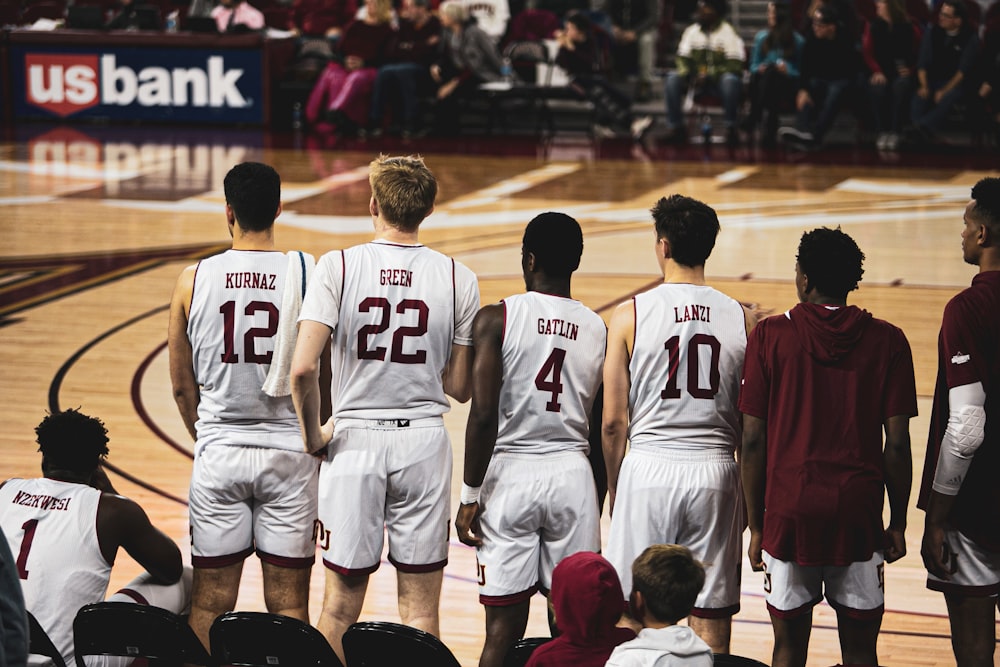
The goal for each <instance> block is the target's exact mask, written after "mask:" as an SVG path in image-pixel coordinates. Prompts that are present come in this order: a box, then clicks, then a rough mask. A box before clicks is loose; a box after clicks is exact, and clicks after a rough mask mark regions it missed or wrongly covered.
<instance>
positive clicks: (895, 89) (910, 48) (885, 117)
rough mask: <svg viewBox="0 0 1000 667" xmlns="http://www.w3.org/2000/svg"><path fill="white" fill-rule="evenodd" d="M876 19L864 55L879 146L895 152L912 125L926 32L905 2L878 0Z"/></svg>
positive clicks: (864, 39) (869, 28)
mask: <svg viewBox="0 0 1000 667" xmlns="http://www.w3.org/2000/svg"><path fill="white" fill-rule="evenodd" d="M875 11H876V17H875V19H874V20H873V21H869V22H868V23H867V24H866V25H865V32H864V36H863V37H862V39H861V53H862V54H863V55H864V58H865V63H866V64H867V65H868V69H869V70H870V71H871V76H870V77H869V79H868V91H869V99H870V100H871V102H872V111H873V112H874V119H875V131H876V132H877V133H878V137H877V139H876V141H875V145H876V147H877V148H878V149H879V150H895V149H896V148H897V147H898V146H899V133H900V131H901V130H902V129H903V127H905V126H906V125H907V124H908V123H909V118H908V116H907V115H906V114H908V113H909V107H910V99H911V97H912V95H913V88H914V74H915V72H916V66H917V54H918V53H919V51H920V38H921V35H922V34H923V31H922V30H921V29H920V26H919V25H918V24H917V22H916V21H914V20H912V19H911V18H910V16H909V14H907V12H906V7H905V6H904V5H903V0H876V2H875Z"/></svg>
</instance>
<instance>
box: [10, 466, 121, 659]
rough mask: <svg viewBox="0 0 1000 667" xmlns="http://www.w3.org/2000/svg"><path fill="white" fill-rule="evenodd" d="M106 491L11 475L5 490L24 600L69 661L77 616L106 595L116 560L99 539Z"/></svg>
mask: <svg viewBox="0 0 1000 667" xmlns="http://www.w3.org/2000/svg"><path fill="white" fill-rule="evenodd" d="M100 500H101V492H100V491H98V490H97V489H94V488H92V487H89V486H86V485H84V484H74V483H71V482H60V481H57V480H54V479H45V478H40V479H11V480H9V481H8V482H7V483H6V484H4V485H3V487H2V488H0V526H2V527H3V532H4V534H5V535H6V536H7V541H8V543H9V545H10V550H11V553H13V554H14V558H15V560H16V563H17V569H18V574H19V575H20V578H21V589H22V590H23V591H24V602H25V606H26V607H27V609H28V611H30V612H31V613H32V614H33V615H34V617H35V618H36V619H38V623H39V625H41V626H42V628H43V629H44V630H45V631H46V633H47V634H48V635H49V638H50V639H51V640H52V643H53V644H54V645H55V646H56V648H57V649H59V653H61V654H62V656H63V659H64V660H65V661H66V664H67V665H73V664H76V663H75V661H74V658H73V617H74V616H75V614H76V610H77V609H79V608H80V607H82V606H83V605H85V604H90V603H93V602H99V601H101V600H103V599H104V595H105V593H106V592H107V589H108V581H109V580H110V578H111V564H109V563H108V562H107V561H105V560H104V555H103V554H102V553H101V545H100V543H99V542H98V540H97V508H98V504H99V503H100Z"/></svg>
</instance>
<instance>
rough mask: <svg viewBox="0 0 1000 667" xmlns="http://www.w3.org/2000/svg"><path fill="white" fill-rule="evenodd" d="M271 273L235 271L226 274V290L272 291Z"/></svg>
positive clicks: (273, 275)
mask: <svg viewBox="0 0 1000 667" xmlns="http://www.w3.org/2000/svg"><path fill="white" fill-rule="evenodd" d="M274 277H275V274H273V273H255V272H252V271H242V272H240V271H236V272H234V273H227V274H226V289H243V288H246V289H274Z"/></svg>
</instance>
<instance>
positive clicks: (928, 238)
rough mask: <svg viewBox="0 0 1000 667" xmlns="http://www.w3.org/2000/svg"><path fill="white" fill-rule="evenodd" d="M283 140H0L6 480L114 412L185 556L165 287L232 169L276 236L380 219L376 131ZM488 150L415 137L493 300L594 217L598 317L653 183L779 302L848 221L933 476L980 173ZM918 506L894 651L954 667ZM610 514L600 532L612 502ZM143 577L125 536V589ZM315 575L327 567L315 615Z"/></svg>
mask: <svg viewBox="0 0 1000 667" xmlns="http://www.w3.org/2000/svg"><path fill="white" fill-rule="evenodd" d="M274 145H276V144H274V143H272V142H270V141H269V140H267V139H266V138H265V139H263V140H262V139H260V138H259V137H254V136H252V135H249V136H247V135H244V134H240V133H227V132H222V131H217V132H216V131H213V132H211V133H202V134H198V135H183V134H182V133H179V132H174V131H166V132H164V133H160V134H154V133H152V132H151V131H150V130H145V129H143V130H140V129H138V128H136V129H134V130H131V131H130V133H126V134H124V135H118V134H115V133H114V132H112V131H111V130H103V131H101V132H100V133H99V132H96V131H91V130H87V129H83V130H81V129H69V128H43V129H41V130H35V131H33V132H30V133H28V134H27V135H25V136H24V137H22V138H21V139H20V140H16V141H11V142H7V143H3V144H0V231H2V236H3V250H2V251H0V265H2V270H0V290H2V297H0V324H2V327H0V340H2V345H0V367H2V368H3V372H4V382H3V383H2V388H0V399H2V406H3V407H2V408H0V410H2V418H0V452H2V463H0V479H2V478H7V477H13V476H33V475H36V474H38V471H39V456H38V454H37V453H36V451H35V449H36V448H35V447H34V445H33V435H34V433H33V427H34V426H35V425H36V424H37V423H38V422H39V421H40V420H41V418H42V417H43V415H44V414H45V411H46V410H50V409H56V408H66V407H79V408H81V409H82V410H83V411H85V412H87V413H90V414H93V415H97V416H100V417H102V418H103V419H104V420H105V421H106V422H107V425H108V427H109V430H110V433H111V437H112V442H111V457H110V461H111V463H112V464H113V466H114V470H115V471H116V473H114V474H112V479H113V481H114V483H115V484H116V485H117V487H118V489H119V490H120V491H121V492H122V493H124V494H125V495H128V496H130V497H132V498H135V499H136V500H138V501H139V502H140V503H141V504H142V505H143V506H144V507H145V508H146V509H147V511H148V512H149V514H150V515H151V518H152V520H153V521H154V523H155V524H156V525H158V526H160V527H162V528H163V529H164V530H166V531H167V532H168V533H169V534H170V535H171V536H172V537H173V538H174V539H176V540H177V542H178V543H179V544H180V545H181V548H182V550H183V551H184V552H185V554H187V553H188V552H189V547H188V540H187V511H186V507H185V499H186V497H187V484H188V479H189V475H190V468H191V449H192V443H191V441H190V439H189V437H188V436H187V434H186V432H185V430H184V428H183V426H182V425H181V422H180V419H179V418H178V415H177V412H176V409H175V407H174V403H173V400H172V397H171V393H170V384H169V379H168V373H167V357H166V351H165V345H166V331H167V304H168V301H169V298H170V294H171V290H172V289H173V285H174V281H175V279H176V277H177V275H178V273H179V272H180V271H181V269H182V268H183V267H184V266H185V265H187V264H190V263H192V262H194V261H196V260H197V259H198V258H200V257H204V256H207V255H209V254H212V253H215V252H217V251H219V250H221V249H223V248H225V247H226V246H227V245H228V243H229V238H228V234H227V231H226V225H225V217H224V215H223V196H222V193H221V187H222V179H223V176H224V175H225V173H226V171H227V170H228V169H229V168H230V167H231V166H232V165H233V164H235V163H237V162H240V161H244V160H258V161H264V162H268V163H271V164H273V165H274V166H275V167H276V168H277V169H278V170H279V171H280V173H281V175H282V177H283V180H284V189H283V200H284V212H283V214H282V215H281V217H280V218H279V220H278V225H277V241H278V244H279V247H281V248H284V249H290V248H301V249H303V250H306V251H309V252H312V253H314V254H316V255H317V256H318V255H320V254H322V253H323V252H325V251H327V250H330V249H335V248H341V247H344V246H347V245H349V244H354V243H358V242H362V241H364V240H366V239H367V238H368V236H369V233H370V224H371V223H370V219H369V217H368V216H367V208H368V206H367V204H368V198H369V190H368V184H367V165H368V162H369V161H370V160H371V159H372V157H374V155H375V154H376V153H377V152H378V150H379V146H377V145H372V146H365V145H359V146H355V147H354V148H355V150H351V151H346V150H336V151H333V150H325V151H324V150H318V149H311V148H308V147H305V148H304V147H302V146H295V145H289V146H288V147H284V148H277V147H273V146H274ZM418 148H419V147H418ZM383 150H389V151H390V152H394V153H402V152H408V151H411V150H414V149H413V148H403V147H399V146H396V147H391V148H383ZM482 151H483V149H482V148H481V147H479V148H478V149H477V148H476V146H475V145H473V146H472V147H471V148H461V149H460V150H454V149H452V150H448V149H446V148H441V149H440V150H439V149H438V148H433V147H432V148H421V152H422V153H423V154H424V156H425V158H426V159H427V163H428V164H429V165H430V167H431V168H432V169H433V170H434V172H435V173H436V175H437V178H438V180H439V183H440V195H439V198H438V204H437V209H436V211H435V213H434V214H433V215H432V216H431V217H430V218H429V219H428V220H427V222H426V223H425V225H424V232H423V234H424V236H423V239H424V241H425V243H427V244H428V245H430V246H432V247H434V248H436V249H439V250H441V251H443V252H445V253H448V254H451V255H453V256H455V257H457V258H458V259H459V260H461V261H462V262H464V263H466V264H467V265H468V266H469V267H470V268H472V269H473V270H474V271H475V272H476V273H477V274H478V276H479V279H480V286H481V290H482V298H483V302H484V303H488V302H494V301H496V300H497V299H499V298H501V297H503V296H505V295H507V294H510V293H514V292H518V291H521V290H522V289H523V283H522V281H521V277H520V267H519V249H520V238H521V234H522V230H523V227H524V225H525V223H527V221H528V220H529V219H530V218H531V217H533V216H534V215H535V214H536V213H539V212H542V211H546V210H559V211H564V212H566V213H568V214H570V215H573V216H574V217H576V218H577V219H578V220H579V221H580V222H581V224H582V225H583V228H584V235H585V251H584V257H583V263H582V266H581V268H580V271H579V272H578V274H577V276H576V278H575V279H574V282H573V288H574V295H575V296H576V297H577V298H579V299H581V300H582V301H583V302H585V303H586V304H587V305H589V306H591V307H593V308H594V309H595V310H597V311H598V312H599V313H601V314H602V315H603V316H604V317H605V318H607V317H608V316H609V314H610V312H611V310H612V309H613V307H614V305H615V304H617V303H618V302H620V301H622V300H623V299H626V298H627V297H629V296H630V295H631V294H633V293H635V292H636V291H639V290H642V289H645V288H648V287H650V286H652V285H654V284H655V283H656V282H657V266H656V262H655V260H654V257H653V252H652V251H653V234H652V225H651V222H650V218H649V214H648V209H649V207H650V206H651V205H652V204H653V203H654V202H655V200H656V199H657V198H659V197H660V196H663V195H666V194H669V193H674V192H680V193H683V194H687V195H690V196H693V197H697V198H699V199H702V200H704V201H706V202H708V203H709V204H711V205H712V206H714V207H715V208H716V210H717V211H718V212H719V215H720V218H721V221H722V233H721V235H720V237H719V240H718V244H717V246H716V249H715V252H714V253H713V256H712V257H711V259H710V261H709V263H708V274H709V279H710V281H711V283H712V284H714V285H715V286H717V287H719V288H721V289H722V290H724V291H726V292H728V293H729V294H731V295H732V296H734V297H736V298H738V299H741V300H745V301H752V302H756V303H759V304H761V307H763V308H766V309H770V310H773V311H774V312H781V311H783V310H785V309H787V308H789V307H790V306H792V305H794V303H795V300H796V297H795V291H794V287H793V285H792V275H793V268H794V264H795V258H794V255H795V249H796V246H797V244H798V239H799V237H800V235H801V233H802V232H803V231H805V230H808V229H811V228H814V227H817V226H820V225H827V226H836V225H840V226H842V227H843V229H844V230H845V231H846V232H848V233H849V234H851V235H852V236H854V237H855V239H856V240H857V241H858V243H859V245H860V246H861V248H862V249H863V250H864V252H865V253H866V255H867V259H866V263H865V269H866V270H865V276H864V282H863V286H862V288H861V290H860V291H859V292H857V293H855V294H854V295H852V297H851V301H852V302H854V303H857V304H859V305H861V306H863V307H865V308H867V309H869V310H871V311H872V312H873V313H874V314H875V315H876V316H879V317H883V318H885V319H888V320H890V321H892V322H894V323H896V324H898V325H899V326H901V327H902V328H903V329H904V330H905V332H906V334H907V336H908V337H909V340H910V344H911V346H912V348H913V353H914V358H915V363H916V373H917V387H918V391H919V393H920V411H921V415H920V416H919V417H918V418H916V419H914V420H913V422H912V425H911V435H912V440H913V459H914V467H915V474H914V478H915V480H916V479H919V471H920V466H921V465H922V462H923V453H924V449H925V441H926V433H927V417H928V413H929V411H930V397H931V393H932V391H933V377H934V369H935V363H936V359H935V355H936V347H935V341H936V335H937V330H938V326H939V324H940V318H941V312H942V309H943V307H944V304H945V303H946V301H947V300H948V299H949V298H950V297H951V296H952V295H953V294H955V293H956V292H957V291H959V290H960V289H962V288H963V287H965V286H966V285H968V283H969V281H970V279H971V277H972V275H973V273H974V269H973V267H970V266H966V265H965V264H963V263H962V259H961V251H960V239H959V233H960V231H961V228H962V211H963V209H964V206H965V203H966V202H967V200H968V197H969V189H970V187H971V185H972V184H973V183H974V182H975V181H977V180H978V179H979V178H981V177H982V176H985V175H989V172H988V171H985V170H979V169H972V168H966V167H964V166H963V165H962V164H958V166H937V167H936V166H933V164H934V163H933V161H930V164H931V165H932V166H924V167H913V166H906V165H905V164H903V165H896V166H885V165H881V166H880V165H875V166H870V167H869V166H857V165H845V166H824V165H821V164H809V163H795V162H778V163H771V164H768V163H759V162H740V161H738V160H737V161H730V160H729V159H728V158H727V157H726V156H721V157H720V156H709V157H704V156H695V157H694V158H693V159H680V158H682V157H684V156H680V155H678V156H672V157H673V158H674V159H663V156H660V157H659V158H657V157H654V159H649V157H648V156H640V157H641V159H640V158H639V157H636V156H635V155H633V154H632V153H631V151H630V149H628V148H626V149H623V150H622V151H621V154H620V155H618V156H617V159H605V157H603V156H602V155H599V154H598V153H597V152H596V151H594V150H592V149H591V148H588V147H579V146H574V145H566V146H558V145H557V146H554V147H553V146H549V147H547V148H546V149H545V150H544V151H543V150H542V149H539V150H538V151H537V152H534V151H530V152H526V153H522V154H519V155H510V156H509V157H489V156H487V155H483V154H482ZM497 152H502V151H499V150H498V151H497ZM667 157H671V156H667ZM994 173H995V170H994ZM466 414H467V406H462V405H456V406H454V408H453V410H452V411H451V413H450V414H449V415H448V417H447V423H448V427H449V430H450V432H451V434H452V438H453V443H454V448H455V460H456V463H457V465H456V470H455V474H454V477H453V502H454V503H457V498H458V488H459V484H460V482H461V461H462V447H463V437H462V436H463V433H464V424H465V417H466ZM915 495H916V481H915V488H914V493H913V496H914V497H915ZM913 502H915V500H914V501H912V502H911V505H912V504H913ZM922 523H923V513H922V512H919V511H917V510H916V509H915V508H913V509H911V514H910V517H909V528H908V531H907V543H908V548H909V552H908V554H907V556H906V557H905V558H904V559H903V560H901V561H900V562H898V563H895V564H893V565H890V566H889V567H888V568H887V570H886V589H887V590H886V610H887V611H886V614H885V620H884V623H883V631H882V634H881V637H880V655H881V660H882V663H883V664H885V665H927V666H934V665H938V666H944V665H950V664H954V661H953V659H952V656H951V650H950V644H949V629H948V623H947V619H946V617H945V616H944V612H945V608H944V603H943V600H942V598H941V596H940V595H938V594H936V593H932V592H929V591H927V590H926V589H925V587H924V570H923V568H922V565H921V562H920V557H919V554H918V550H919V543H920V536H921V528H922ZM604 528H605V535H606V534H607V532H606V529H607V518H605V522H604ZM66 548H72V545H66ZM136 572H137V566H136V565H135V564H134V563H132V562H131V561H130V559H129V558H128V557H127V556H126V555H124V554H122V555H121V556H120V557H119V563H118V564H117V565H116V568H115V570H114V575H113V579H112V587H113V589H114V587H117V586H120V585H122V584H124V583H125V582H126V581H128V579H130V578H131V577H132V576H134V575H135V574H136ZM323 576H324V575H323V568H322V567H321V566H317V567H316V568H315V569H314V570H313V579H312V580H313V586H312V599H311V605H310V606H311V610H312V613H313V617H314V618H315V616H316V614H317V612H318V610H319V607H320V604H321V596H322V581H323ZM445 577H446V578H445V585H444V593H443V599H442V633H443V639H444V641H445V642H446V643H447V644H448V646H450V647H451V648H452V650H453V651H454V652H455V653H456V655H457V656H458V658H459V660H460V661H461V662H462V664H463V665H474V664H475V663H476V661H477V658H478V655H479V650H480V647H481V642H482V637H483V612H482V608H481V607H480V605H479V603H478V598H477V590H476V580H475V558H474V554H473V552H472V551H471V550H470V549H468V548H466V547H464V546H462V545H461V544H459V543H458V541H457V540H454V539H453V541H452V549H451V556H450V562H449V565H448V567H447V569H446V570H445ZM394 581H395V578H394V573H393V569H392V567H391V566H389V565H388V564H387V563H383V566H382V567H381V568H380V569H379V571H378V572H377V573H376V574H375V575H373V579H372V585H371V587H370V589H369V595H368V600H367V602H366V605H365V609H364V613H363V618H364V619H387V620H394V619H398V616H397V612H396V608H395V590H394V588H395V585H394ZM761 587H762V580H761V577H760V575H759V574H757V573H753V572H751V571H750V569H749V567H748V566H746V567H744V581H743V600H742V611H741V612H740V613H739V614H738V615H737V616H736V617H735V623H734V634H733V651H734V652H735V653H739V654H743V655H748V656H752V657H755V658H758V659H762V660H764V661H767V660H769V658H770V652H771V644H772V636H771V630H770V627H769V624H768V618H767V613H766V610H765V608H764V602H763V599H762V593H761ZM532 604H533V608H532V616H531V621H530V624H529V628H528V634H529V635H541V634H544V633H545V622H544V612H543V607H544V600H543V599H542V598H540V597H539V598H536V599H535V601H534V602H533V603H532ZM239 608H242V609H251V610H260V609H262V608H263V606H262V600H261V595H260V568H259V566H258V565H257V563H256V560H255V559H250V560H249V561H248V565H247V567H246V571H245V575H244V581H243V585H242V588H241V595H240V602H239ZM834 628H835V617H834V614H833V613H832V611H831V610H830V608H829V607H827V606H826V605H825V604H824V605H821V606H820V607H818V608H817V611H816V614H815V629H814V632H813V636H812V645H811V655H810V660H809V664H810V665H815V666H822V665H831V664H834V663H836V662H839V648H838V643H837V637H836V632H835V629H834Z"/></svg>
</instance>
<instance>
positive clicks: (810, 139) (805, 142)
mask: <svg viewBox="0 0 1000 667" xmlns="http://www.w3.org/2000/svg"><path fill="white" fill-rule="evenodd" d="M778 139H780V140H781V141H783V142H784V143H786V144H792V145H793V146H798V147H801V148H812V147H813V146H815V145H816V137H814V136H813V133H812V132H807V131H805V130H800V129H798V128H795V127H783V128H781V129H780V130H778Z"/></svg>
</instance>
